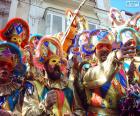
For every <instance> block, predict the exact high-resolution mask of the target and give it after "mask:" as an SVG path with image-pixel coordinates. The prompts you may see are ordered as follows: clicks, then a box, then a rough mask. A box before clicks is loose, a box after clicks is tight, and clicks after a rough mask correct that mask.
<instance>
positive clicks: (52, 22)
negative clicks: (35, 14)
mask: <svg viewBox="0 0 140 116" xmlns="http://www.w3.org/2000/svg"><path fill="white" fill-rule="evenodd" d="M46 19H47V20H46V34H48V35H53V34H56V33H58V32H65V29H66V20H65V16H64V15H62V14H59V13H55V12H51V11H49V12H48V13H47V18H46Z"/></svg>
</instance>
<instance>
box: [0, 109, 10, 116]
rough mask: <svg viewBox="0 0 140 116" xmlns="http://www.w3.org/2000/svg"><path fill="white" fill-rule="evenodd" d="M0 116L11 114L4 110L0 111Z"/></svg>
mask: <svg viewBox="0 0 140 116" xmlns="http://www.w3.org/2000/svg"><path fill="white" fill-rule="evenodd" d="M0 116H11V114H10V113H9V112H7V111H5V110H2V109H0Z"/></svg>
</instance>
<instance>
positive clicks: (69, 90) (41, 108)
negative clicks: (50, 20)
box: [23, 36, 84, 116]
mask: <svg viewBox="0 0 140 116" xmlns="http://www.w3.org/2000/svg"><path fill="white" fill-rule="evenodd" d="M46 61H48V62H49V63H50V64H52V65H53V64H55V63H56V62H57V63H59V62H61V68H63V69H64V68H66V64H65V62H64V60H63V53H62V48H61V45H60V43H59V41H58V40H57V38H55V37H51V36H46V37H43V38H42V39H41V41H40V42H39V44H38V46H37V52H36V56H35V57H34V63H35V66H37V67H38V68H40V69H44V66H45V64H44V63H45V62H46ZM55 70H57V69H55ZM46 73H48V72H46ZM54 73H55V72H54ZM64 73H65V72H63V71H62V72H61V78H60V79H59V80H57V81H53V80H52V79H51V78H49V77H48V76H47V77H44V82H43V83H40V82H39V81H34V82H33V84H34V85H35V88H34V93H33V95H32V96H28V95H26V96H25V99H24V104H23V115H25V116H28V115H29V116H31V115H57V116H63V115H64V114H65V113H70V114H71V113H73V114H76V115H79V116H82V115H84V111H83V109H82V108H81V106H80V104H79V103H78V98H77V95H76V93H75V90H74V88H73V84H72V83H71V82H69V81H68V80H67V79H68V78H67V77H65V74H64ZM53 78H55V77H53ZM50 90H55V91H56V92H57V103H56V104H54V105H53V106H52V108H50V109H47V108H46V106H47V103H46V98H47V93H48V92H49V91H50Z"/></svg>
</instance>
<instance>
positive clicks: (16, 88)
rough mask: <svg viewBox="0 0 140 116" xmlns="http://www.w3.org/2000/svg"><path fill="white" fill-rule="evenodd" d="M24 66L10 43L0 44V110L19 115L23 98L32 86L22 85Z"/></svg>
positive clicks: (17, 51)
mask: <svg viewBox="0 0 140 116" xmlns="http://www.w3.org/2000/svg"><path fill="white" fill-rule="evenodd" d="M25 72H26V66H25V65H24V64H23V62H22V55H21V52H20V50H19V48H18V47H17V46H16V45H15V44H13V43H10V42H0V109H3V110H5V111H8V112H10V114H11V115H12V114H14V115H18V116H20V115H21V109H22V103H23V97H24V93H25V91H26V90H30V88H32V85H30V83H28V82H26V83H24V74H25Z"/></svg>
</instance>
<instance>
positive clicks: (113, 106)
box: [83, 30, 135, 116]
mask: <svg viewBox="0 0 140 116" xmlns="http://www.w3.org/2000/svg"><path fill="white" fill-rule="evenodd" d="M91 39H92V42H93V44H94V45H95V55H96V57H97V59H98V64H97V66H95V67H92V68H90V69H89V70H88V71H87V73H86V74H85V76H84V78H83V85H84V87H85V91H86V96H87V103H88V105H89V107H88V116H97V115H110V116H118V115H119V108H118V106H117V105H118V101H119V99H120V97H121V96H123V95H124V94H125V88H126V86H127V84H126V82H127V81H126V75H125V72H124V70H123V68H122V62H121V60H122V59H123V58H127V57H132V53H135V47H134V46H130V44H131V42H130V41H128V42H126V43H125V44H124V45H123V46H122V47H121V49H119V50H115V51H112V43H113V41H114V40H115V38H114V37H113V35H112V34H111V32H109V31H107V30H100V31H99V32H98V33H97V34H96V35H94V36H92V33H91ZM130 53H131V56H130V55H129V54H130Z"/></svg>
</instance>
